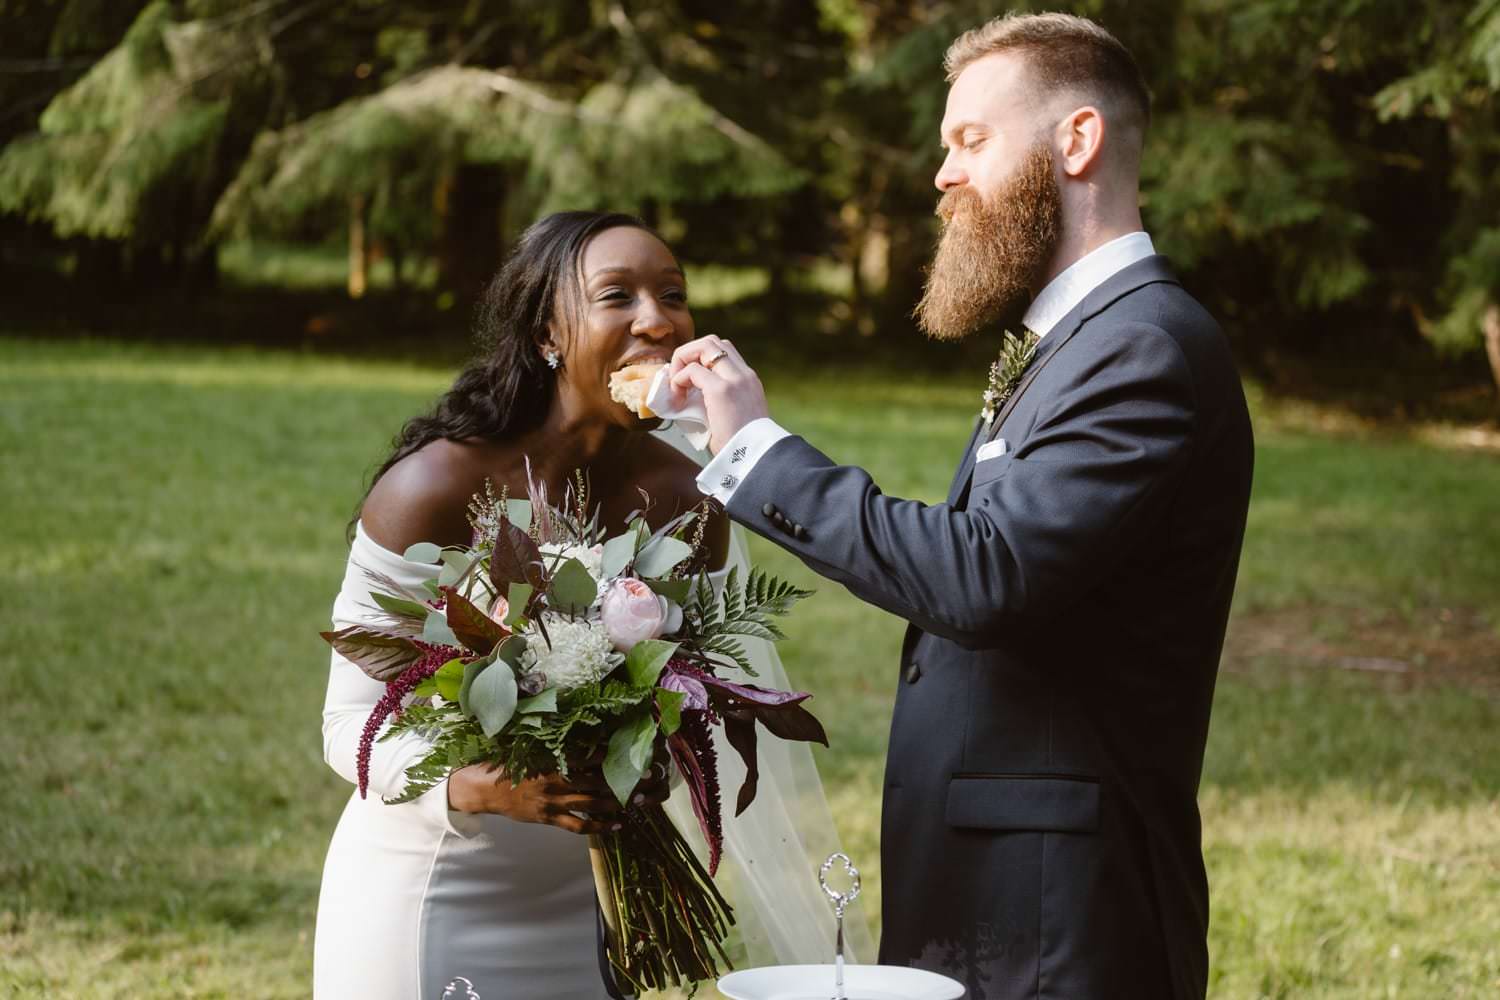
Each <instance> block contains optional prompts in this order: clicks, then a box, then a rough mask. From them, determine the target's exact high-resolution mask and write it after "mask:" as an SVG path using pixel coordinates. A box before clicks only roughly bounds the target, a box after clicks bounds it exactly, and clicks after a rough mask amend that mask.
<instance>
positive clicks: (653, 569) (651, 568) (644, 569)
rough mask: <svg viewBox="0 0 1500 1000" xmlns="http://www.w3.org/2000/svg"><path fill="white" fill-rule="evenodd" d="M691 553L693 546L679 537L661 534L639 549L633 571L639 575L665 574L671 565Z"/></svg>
mask: <svg viewBox="0 0 1500 1000" xmlns="http://www.w3.org/2000/svg"><path fill="white" fill-rule="evenodd" d="M692 554H693V547H692V546H691V545H689V544H688V543H687V542H684V541H683V540H682V539H680V538H672V537H670V536H667V535H663V536H662V537H661V538H658V539H657V540H656V541H654V542H652V543H651V544H649V545H647V546H646V547H645V548H644V549H642V550H641V554H640V555H638V556H636V558H635V572H636V575H637V576H640V577H655V576H666V575H667V574H668V573H670V572H672V569H673V567H675V566H676V565H677V564H678V563H680V562H682V561H683V560H684V559H686V558H687V557H688V556H690V555H692Z"/></svg>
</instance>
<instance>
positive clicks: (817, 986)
mask: <svg viewBox="0 0 1500 1000" xmlns="http://www.w3.org/2000/svg"><path fill="white" fill-rule="evenodd" d="M835 861H842V862H843V863H844V872H845V873H846V874H847V875H848V876H849V880H850V881H849V888H848V889H846V890H844V891H843V892H838V891H836V890H835V889H833V887H831V886H830V885H829V884H828V872H829V870H830V869H832V868H833V863H834V862H835ZM818 884H819V885H821V886H822V887H823V892H824V893H825V894H826V895H827V896H828V898H829V899H830V900H831V901H832V903H833V915H834V920H835V921H836V922H837V927H838V931H837V934H836V935H835V937H834V954H833V963H832V964H831V965H773V966H767V967H765V968H761V969H743V970H741V971H739V972H731V973H730V974H729V975H727V976H723V977H721V978H720V979H719V992H720V993H722V994H724V996H725V997H727V998H728V1000H960V998H961V997H963V995H964V988H963V984H961V983H959V982H956V981H955V980H952V979H949V978H948V977H947V976H940V975H938V974H937V973H935V972H926V971H924V970H922V969H909V968H906V967H905V966H900V965H846V964H845V962H844V911H845V910H846V909H847V908H848V906H849V904H850V903H852V902H854V900H855V898H856V897H858V896H859V869H858V868H855V867H854V863H853V862H852V861H850V860H849V858H848V857H847V856H845V855H843V854H830V855H829V856H828V860H826V861H824V862H823V864H822V867H820V868H819V869H818Z"/></svg>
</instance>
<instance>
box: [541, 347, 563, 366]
mask: <svg viewBox="0 0 1500 1000" xmlns="http://www.w3.org/2000/svg"><path fill="white" fill-rule="evenodd" d="M545 356H546V358H547V367H548V368H551V369H552V370H553V371H557V370H558V369H559V368H561V367H562V355H561V354H558V353H557V350H556V349H555V348H549V349H548V351H547V354H546V355H545Z"/></svg>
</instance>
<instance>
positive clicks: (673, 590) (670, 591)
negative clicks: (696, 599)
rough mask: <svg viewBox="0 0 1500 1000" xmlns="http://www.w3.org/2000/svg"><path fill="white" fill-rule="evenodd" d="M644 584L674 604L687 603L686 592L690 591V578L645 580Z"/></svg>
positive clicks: (691, 585) (691, 582) (691, 587)
mask: <svg viewBox="0 0 1500 1000" xmlns="http://www.w3.org/2000/svg"><path fill="white" fill-rule="evenodd" d="M646 586H648V587H650V588H651V589H652V590H653V591H655V592H656V593H658V594H660V595H661V596H663V597H665V598H666V599H667V600H669V601H672V602H673V603H674V604H685V603H687V599H688V594H689V593H691V592H692V589H693V581H692V580H647V581H646Z"/></svg>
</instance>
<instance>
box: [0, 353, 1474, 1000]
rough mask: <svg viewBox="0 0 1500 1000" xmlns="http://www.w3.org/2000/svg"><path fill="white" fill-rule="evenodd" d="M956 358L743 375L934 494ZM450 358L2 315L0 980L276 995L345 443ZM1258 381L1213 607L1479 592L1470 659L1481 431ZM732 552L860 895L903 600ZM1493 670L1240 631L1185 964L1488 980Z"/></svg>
mask: <svg viewBox="0 0 1500 1000" xmlns="http://www.w3.org/2000/svg"><path fill="white" fill-rule="evenodd" d="M970 374H973V373H970ZM979 377H980V376H979V375H978V374H973V377H969V376H968V375H965V376H958V375H955V376H954V377H952V378H950V379H946V380H944V379H939V380H923V381H921V382H919V383H912V382H908V381H906V380H902V379H899V378H897V377H895V376H891V375H883V374H880V373H876V372H864V371H854V372H848V371H839V372H828V373H821V374H817V373H812V374H810V373H806V372H804V373H790V372H781V373H778V372H769V373H766V380H767V382H768V383H769V384H770V385H771V387H772V391H773V395H774V402H775V406H776V413H777V416H778V417H779V418H780V419H781V420H782V421H783V422H784V423H787V424H788V425H790V426H792V427H795V428H797V429H798V430H800V431H802V432H804V433H806V434H807V435H808V436H809V437H810V438H811V439H812V440H813V441H814V442H816V443H817V444H819V445H820V446H821V447H823V448H824V450H826V451H828V452H829V453H830V454H832V455H833V456H834V457H835V458H838V459H840V460H844V461H850V462H857V463H860V464H863V465H865V466H867V467H868V468H870V469H871V470H872V471H873V472H874V473H875V475H876V479H877V481H878V482H880V483H881V485H882V486H883V487H884V488H885V489H887V491H889V492H891V493H895V494H901V495H912V496H918V497H924V498H927V499H936V498H939V497H941V495H942V494H943V493H944V492H945V490H946V486H947V479H948V476H949V473H950V471H951V467H952V464H953V463H954V462H955V461H956V460H957V451H958V450H959V449H960V448H961V447H962V444H963V440H964V437H965V432H966V430H967V428H968V421H969V420H970V419H971V414H972V412H973V409H974V406H973V403H974V397H975V396H976V391H977V388H978V382H977V380H978V378H979ZM444 381H445V373H443V372H440V371H436V370H421V369H416V368H412V367H409V366H404V365H396V364H382V363H376V362H367V363H366V362H351V361H340V360H330V359H327V358H317V357H312V356H302V355H296V354H267V353H256V352H250V351H244V352H235V351H226V350H206V349H196V348H194V349H188V348H180V349H166V348H155V347H138V346H128V345H119V344H110V343H67V344H59V343H42V342H37V341H26V340H22V339H0V460H3V462H4V468H5V489H4V490H3V491H0V523H3V524H5V525H6V526H7V530H5V532H4V534H3V535H0V593H3V595H4V596H3V597H0V627H3V630H0V634H3V636H4V643H3V645H0V684H3V686H4V690H5V691H6V692H7V693H8V694H9V698H8V699H7V702H6V707H5V709H4V715H3V718H0V722H3V724H0V760H3V761H4V762H6V764H7V766H6V767H4V768H3V769H0V797H3V801H4V803H5V819H4V821H3V823H0V993H3V994H4V995H12V996H28V997H29V996H37V995H58V996H63V995H66V996H79V997H117V996H128V997H132V998H134V997H182V996H192V997H236V998H238V997H298V996H305V995H306V994H307V984H308V982H309V979H310V965H311V933H312V922H313V912H314V906H315V903H316V894H317V886H318V875H319V869H320V865H321V862H322V856H323V852H324V850H325V849H326V846H327V841H328V836H329V834H330V833H331V831H332V829H333V824H334V821H335V818H336V816H337V813H338V811H339V809H340V807H341V805H342V802H343V800H344V798H345V797H346V796H347V794H348V788H347V786H346V785H344V783H343V782H342V781H341V780H340V779H338V778H337V777H336V776H334V775H333V774H332V773H331V772H329V771H328V770H327V768H326V767H324V765H323V764H322V760H321V751H320V746H319V738H318V712H319V706H320V705H321V700H322V689H323V683H324V664H325V663H326V654H325V652H324V647H323V646H322V643H321V642H320V641H319V640H318V639H317V638H316V635H315V633H316V631H317V630H318V629H319V628H320V627H323V626H324V625H325V623H326V618H327V614H328V608H329V605H330V603H331V600H332V596H333V593H334V591H335V589H336V588H337V586H338V585H339V580H340V578H341V574H342V567H343V560H344V556H345V552H344V545H343V526H344V522H345V520H346V518H347V517H348V514H349V511H350V508H351V505H352V504H353V502H354V501H355V499H356V497H357V494H358V491H359V488H360V484H361V483H362V481H363V477H364V475H365V474H366V472H367V470H368V469H369V467H370V466H371V463H373V462H374V461H375V460H376V459H378V458H379V457H380V456H381V449H382V447H383V445H384V443H385V441H386V440H387V439H388V438H389V436H390V435H391V433H392V432H393V431H394V430H395V429H396V427H397V425H398V424H399V422H400V420H401V419H402V418H403V417H404V416H405V415H407V414H410V413H412V412H414V411H415V410H417V409H418V408H420V407H422V406H423V405H424V404H425V403H426V402H427V401H428V400H429V399H430V398H431V397H432V395H433V394H434V393H436V392H437V391H438V390H439V389H440V388H441V387H442V385H443V383H444ZM1257 413H1258V431H1259V451H1258V467H1257V479H1256V500H1255V505H1254V508H1253V510H1252V520H1251V526H1250V534H1249V538H1248V540H1247V543H1246V549H1245V556H1244V564H1243V569H1242V571H1241V578H1240V579H1241V585H1240V591H1239V597H1238V601H1237V607H1238V611H1237V620H1236V627H1237V628H1240V627H1241V625H1240V623H1242V622H1250V623H1253V627H1254V628H1257V629H1258V628H1262V627H1269V626H1267V623H1270V625H1271V626H1274V624H1275V623H1276V622H1277V621H1281V620H1283V619H1281V618H1278V617H1277V616H1278V615H1286V616H1295V617H1287V618H1285V619H1284V620H1286V621H1295V622H1296V623H1297V624H1298V627H1299V628H1302V627H1304V626H1305V627H1307V628H1311V629H1312V630H1313V631H1315V632H1316V633H1317V636H1316V637H1317V638H1319V639H1320V641H1335V640H1344V639H1349V638H1350V637H1351V635H1354V634H1355V633H1357V632H1358V631H1359V628H1358V626H1357V625H1354V624H1351V622H1353V621H1355V620H1356V616H1357V615H1359V614H1366V615H1368V614H1372V613H1378V614H1379V615H1383V616H1385V617H1386V618H1387V619H1388V620H1389V621H1391V622H1394V623H1395V625H1394V626H1387V627H1395V628H1400V629H1405V630H1407V631H1409V632H1411V633H1412V634H1414V635H1417V634H1419V633H1420V634H1421V635H1426V634H1427V632H1426V631H1424V630H1426V629H1427V625H1426V624H1425V623H1427V622H1428V621H1429V619H1430V618H1431V617H1432V616H1433V615H1434V614H1436V613H1438V612H1439V611H1442V610H1445V609H1446V610H1448V611H1452V610H1455V609H1457V610H1466V611H1467V612H1471V613H1477V614H1478V615H1480V616H1481V618H1482V617H1483V616H1485V615H1489V616H1490V617H1489V618H1488V624H1487V625H1485V626H1484V628H1485V629H1488V631H1487V632H1485V633H1483V635H1481V640H1480V641H1479V642H1478V646H1477V647H1475V648H1479V649H1481V650H1482V651H1487V658H1484V657H1481V660H1480V661H1479V662H1477V664H1476V665H1475V666H1474V668H1473V669H1474V672H1475V676H1476V677H1477V678H1479V679H1484V678H1488V680H1489V681H1493V680H1494V679H1495V677H1496V673H1497V671H1500V668H1497V665H1496V662H1495V660H1496V658H1497V652H1500V638H1497V637H1496V636H1495V634H1494V629H1495V627H1496V625H1497V624H1500V623H1497V621H1496V619H1495V618H1494V617H1493V615H1494V613H1495V610H1494V609H1496V608H1500V519H1496V518H1495V517H1494V511H1495V509H1496V506H1495V504H1496V501H1495V498H1496V497H1500V459H1497V458H1496V457H1495V456H1493V455H1488V454H1482V453H1472V452H1458V451H1452V450H1443V449H1439V448H1435V447H1432V446H1429V445H1423V444H1419V443H1415V442H1414V441H1412V440H1410V439H1408V438H1406V437H1403V436H1401V435H1396V434H1385V435H1382V434H1373V435H1340V436H1330V435H1324V434H1318V433H1315V432H1313V431H1311V430H1308V429H1306V428H1305V427H1302V426H1300V425H1294V424H1292V423H1289V422H1285V421H1281V420H1279V419H1278V417H1277V414H1276V411H1275V408H1274V407H1273V406H1271V405H1269V404H1266V403H1264V402H1259V401H1258V403H1257ZM757 551H758V552H759V555H760V557H761V558H762V560H763V561H764V563H765V564H767V565H768V566H769V567H770V568H772V569H774V570H776V571H779V572H783V573H788V574H790V575H793V576H795V577H796V578H797V579H798V580H799V581H802V582H804V583H810V584H813V585H815V586H818V587H819V589H820V593H819V595H818V596H817V597H816V598H815V599H814V600H812V601H811V602H809V603H808V604H807V605H805V606H804V608H803V613H802V614H800V615H799V616H798V617H797V618H795V619H794V620H793V621H792V623H791V628H790V631H791V632H792V637H791V639H790V640H789V642H788V643H787V644H786V645H785V646H784V649H783V652H784V655H785V658H786V660H787V664H788V668H789V670H790V671H791V672H792V675H793V677H794V678H795V679H796V680H797V681H798V682H799V683H800V684H803V685H805V686H807V687H809V688H811V689H813V690H815V691H816V692H817V693H818V699H817V707H818V710H819V712H820V715H821V716H822V718H823V719H824V721H825V722H826V723H827V726H828V729H829V732H830V735H831V738H832V741H833V749H831V750H829V751H826V752H823V751H820V764H821V766H822V768H823V774H824V780H825V782H826V784H827V787H828V790H829V795H830V798H831V799H832V801H833V805H834V809H835V812H836V814H837V815H838V816H839V819H840V822H841V826H842V832H843V834H844V837H845V842H846V849H847V850H849V851H850V853H851V854H852V855H853V856H854V857H855V859H856V861H857V862H858V863H859V864H860V865H861V867H862V868H863V869H864V871H865V872H866V873H867V878H866V886H867V887H868V889H867V893H866V895H865V897H864V898H863V900H862V901H861V903H859V904H857V906H859V907H860V908H861V909H863V911H864V912H865V913H866V914H867V915H869V916H872V917H873V916H874V915H876V914H877V913H878V900H879V866H878V862H877V858H878V819H879V817H878V809H879V805H878V804H879V785H880V771H881V767H882V758H883V753H884V746H885V737H886V728H887V725H888V722H889V711H890V704H891V698H892V695H893V691H894V685H895V669H896V665H895V650H896V648H897V644H898V641H899V637H900V631H901V625H900V623H899V622H897V621H895V620H893V619H891V618H889V617H888V616H885V615H883V614H881V613H879V612H875V611H872V610H871V609H869V608H867V607H863V606H861V605H859V604H857V603H856V602H854V601H853V600H852V599H851V598H849V596H848V595H847V594H845V593H843V592H842V591H841V590H840V589H839V588H837V587H835V586H833V585H830V584H827V583H819V582H817V581H815V580H814V578H812V577H811V575H810V574H809V573H808V572H807V571H806V570H805V569H803V568H802V567H801V566H800V565H797V564H794V563H793V562H792V561H791V560H790V559H789V557H787V556H785V555H784V554H783V553H781V552H780V551H779V550H776V549H773V548H771V547H769V546H767V545H764V544H762V545H760V546H758V549H757ZM1244 627H1246V628H1249V627H1251V626H1248V625H1247V626H1244ZM1354 637H1355V638H1357V636H1354ZM1433 641H1437V640H1433ZM1472 641H1473V640H1471V642H1472ZM1486 691H1490V692H1493V687H1489V688H1485V687H1483V686H1482V685H1478V684H1475V685H1467V686H1458V685H1455V684H1453V683H1447V682H1442V681H1431V682H1427V681H1423V680H1422V679H1421V677H1420V676H1399V677H1398V676H1392V677H1386V676H1382V675H1372V674H1363V673H1353V672H1349V671H1340V670H1337V669H1332V668H1330V665H1329V663H1327V662H1322V661H1316V660H1312V659H1307V658H1305V657H1301V656H1300V655H1295V654H1289V655H1276V654H1273V653H1266V652H1264V651H1263V650H1262V651H1261V652H1256V653H1253V654H1247V655H1246V656H1245V657H1244V662H1239V663H1237V664H1236V667H1235V669H1234V670H1232V671H1226V672H1225V673H1224V674H1223V675H1222V677H1221V681H1220V685H1219V693H1218V698H1217V701H1216V704H1215V715H1214V722H1213V728H1212V732H1211V736H1210V742H1209V749H1208V758H1207V763H1206V771H1205V776H1204V785H1203V793H1202V803H1203V811H1204V818H1205V834H1204V843H1205V850H1206V853H1207V858H1208V864H1209V874H1210V880H1211V882H1212V886H1213V891H1214V896H1213V915H1212V916H1213V926H1212V931H1211V949H1212V957H1213V977H1214V979H1213V988H1212V995H1213V996H1215V997H1226V998H1227V997H1233V998H1241V997H1245V998H1249V997H1297V998H1303V997H1312V998H1335V997H1337V998H1350V1000H1353V998H1367V997H1416V998H1429V997H1431V998H1436V997H1445V998H1446V997H1479V996H1485V995H1493V993H1494V991H1495V990H1496V989H1497V988H1500V944H1497V941H1500V853H1497V850H1496V848H1495V845H1496V844H1497V843H1500V804H1497V800H1500V753H1497V750H1500V745H1497V737H1496V733H1497V732H1500V705H1497V702H1496V699H1495V698H1494V696H1493V694H1492V693H1485V692H1486ZM705 992H706V993H711V992H712V991H705Z"/></svg>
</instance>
